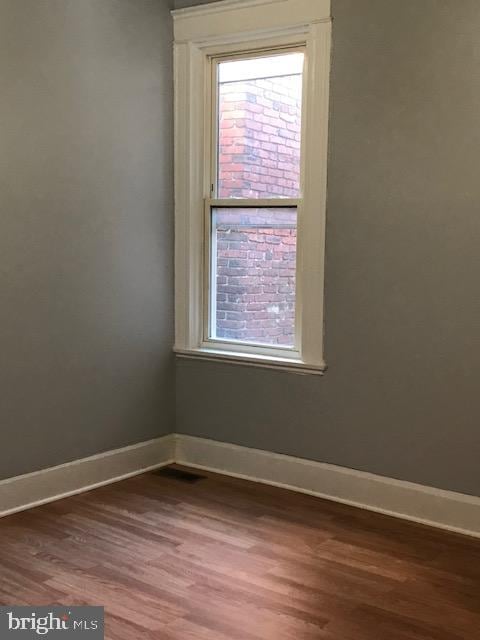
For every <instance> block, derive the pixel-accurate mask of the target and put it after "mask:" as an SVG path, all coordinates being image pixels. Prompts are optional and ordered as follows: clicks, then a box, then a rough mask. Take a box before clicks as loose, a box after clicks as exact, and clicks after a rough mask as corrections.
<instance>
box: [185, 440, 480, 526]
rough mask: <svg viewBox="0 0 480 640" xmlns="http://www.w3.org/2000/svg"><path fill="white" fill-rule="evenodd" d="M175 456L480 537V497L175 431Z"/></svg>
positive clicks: (195, 464) (219, 470)
mask: <svg viewBox="0 0 480 640" xmlns="http://www.w3.org/2000/svg"><path fill="white" fill-rule="evenodd" d="M175 440H176V444H175V460H176V462H177V463H178V464H182V465H185V466H189V467H194V468H196V469H204V470H205V471H215V472H217V473H222V474H224V475H229V476H234V477H236V478H244V479H247V480H253V481H254V482H261V483H264V484H268V485H273V486H276V487H282V488H285V489H291V490H294V491H300V492H302V493H307V494H310V495H313V496H318V497H320V498H326V499H328V500H334V501H336V502H342V503H344V504H348V505H352V506H355V507H360V508H362V509H368V510H370V511H376V512H378V513H383V514H386V515H390V516H395V517H397V518H402V519H405V520H412V521H414V522H419V523H421V524H426V525H430V526H434V527H438V528H441V529H447V530H449V531H455V532H458V533H462V534H466V535H470V536H474V537H480V498H477V497H474V496H468V495H464V494H462V493H456V492H454V491H444V490H442V489H435V488H433V487H427V486H423V485H419V484H415V483H413V482H405V481H402V480H395V479H393V478H387V477H383V476H377V475H375V474H373V473H366V472H364V471H355V470H353V469H347V468H345V467H337V466H336V465H332V464H325V463H323V462H315V461H313V460H305V459H303V458H294V457H292V456H286V455H281V454H278V453H271V452H268V451H260V450H258V449H249V448H248V447H240V446H237V445H234V444H228V443H223V442H217V441H213V440H206V439H203V438H194V437H192V436H186V435H181V434H176V435H175Z"/></svg>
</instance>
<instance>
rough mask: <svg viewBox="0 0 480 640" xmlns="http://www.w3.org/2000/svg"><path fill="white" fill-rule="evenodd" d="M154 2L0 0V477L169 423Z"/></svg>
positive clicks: (164, 102) (166, 49)
mask: <svg viewBox="0 0 480 640" xmlns="http://www.w3.org/2000/svg"><path fill="white" fill-rule="evenodd" d="M171 40H172V33H171V20H170V16H169V14H168V8H167V3H166V2H165V1H163V0H40V1H39V0H0V96H1V99H0V305H1V306H0V358H1V364H0V390H1V392H0V393H1V399H0V477H6V476H10V475H15V474H19V473H22V472H26V471H31V470H34V469H37V468H40V467H44V466H49V465H53V464H56V463H60V462H64V461H66V460H70V459H73V458H78V457H82V456H86V455H89V454H92V453H95V452H98V451H102V450H105V449H110V448H113V447H119V446H122V445H126V444H129V443H133V442H136V441H141V440H145V439H148V438H152V437H155V436H158V435H160V434H162V433H164V432H167V431H169V430H171V428H172V426H173V415H174V411H173V410H174V407H173V395H174V394H173V381H172V377H173V362H172V357H171V345H172V341H173V336H172V331H173V326H172V315H173V313H172V303H173V293H172V250H173V231H172V222H173V220H172V113H171V103H172V69H171V64H172V62H171Z"/></svg>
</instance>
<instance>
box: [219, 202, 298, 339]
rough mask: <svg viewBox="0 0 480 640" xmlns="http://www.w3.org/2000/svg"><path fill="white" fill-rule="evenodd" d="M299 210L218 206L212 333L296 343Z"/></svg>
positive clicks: (235, 337)
mask: <svg viewBox="0 0 480 640" xmlns="http://www.w3.org/2000/svg"><path fill="white" fill-rule="evenodd" d="M296 255H297V210H296V209H295V208H285V209H244V208H238V209H224V208H217V209H213V210H212V286H211V291H212V300H211V337H213V338H223V339H227V340H237V341H241V342H250V343H256V344H266V345H282V346H285V347H292V346H293V345H294V343H295V271H296Z"/></svg>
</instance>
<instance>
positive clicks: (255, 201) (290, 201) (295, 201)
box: [205, 198, 302, 209]
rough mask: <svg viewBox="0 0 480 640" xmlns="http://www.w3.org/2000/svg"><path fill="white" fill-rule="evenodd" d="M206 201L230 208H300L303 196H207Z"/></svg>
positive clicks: (214, 205) (216, 206)
mask: <svg viewBox="0 0 480 640" xmlns="http://www.w3.org/2000/svg"><path fill="white" fill-rule="evenodd" d="M205 203H206V206H207V207H210V208H221V209H229V208H230V207H237V208H244V209H267V208H268V209H280V208H288V209H294V208H297V209H298V208H299V207H300V205H301V203H302V199H301V198H206V199H205Z"/></svg>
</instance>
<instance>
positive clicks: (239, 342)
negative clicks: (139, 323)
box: [173, 0, 331, 373]
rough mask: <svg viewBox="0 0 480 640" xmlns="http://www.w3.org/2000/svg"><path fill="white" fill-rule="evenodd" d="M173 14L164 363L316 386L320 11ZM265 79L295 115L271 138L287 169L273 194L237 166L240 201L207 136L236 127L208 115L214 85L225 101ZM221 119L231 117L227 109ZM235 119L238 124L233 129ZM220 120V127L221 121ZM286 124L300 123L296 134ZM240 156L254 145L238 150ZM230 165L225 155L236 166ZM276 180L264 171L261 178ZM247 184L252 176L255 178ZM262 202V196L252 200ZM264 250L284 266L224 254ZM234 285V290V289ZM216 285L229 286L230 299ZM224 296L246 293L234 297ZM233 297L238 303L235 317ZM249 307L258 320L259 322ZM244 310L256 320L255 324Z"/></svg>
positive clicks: (324, 25)
mask: <svg viewBox="0 0 480 640" xmlns="http://www.w3.org/2000/svg"><path fill="white" fill-rule="evenodd" d="M247 5H248V6H247ZM272 5H277V6H272ZM173 14H174V19H175V118H176V122H175V220H176V223H175V224H176V247H175V251H176V257H175V297H176V305H175V309H176V324H175V330H176V336H175V351H176V352H177V354H178V355H180V356H183V357H197V358H206V359H219V360H223V361H229V362H238V363H240V364H250V365H252V364H253V365H258V366H267V367H275V368H286V369H288V370H293V371H302V372H312V373H321V372H322V371H323V370H324V368H325V364H324V359H323V288H324V283H323V281H324V244H325V241H324V239H325V205H326V156H327V128H328V126H327V124H328V74H329V66H330V26H331V21H330V6H329V2H327V1H325V2H324V1H323V0H278V1H277V2H275V1H274V2H272V0H240V1H237V0H224V2H219V3H215V4H211V5H204V6H202V7H196V8H194V9H187V10H179V11H175V12H173ZM292 22H293V24H292ZM300 60H301V78H298V75H299V69H300V66H299V65H300ZM230 63H236V64H230ZM222 65H223V66H222ZM254 68H257V69H258V74H259V75H258V78H257V76H255V75H254V74H253V75H252V69H254ZM269 68H271V69H272V72H271V74H270V75H268V74H269ZM277 68H279V69H280V68H284V69H286V71H285V73H284V76H285V77H284V78H283V81H282V82H283V84H285V82H286V81H287V80H288V82H287V84H288V87H287V88H288V90H291V89H292V86H293V87H297V88H298V84H299V82H300V84H301V96H300V103H301V116H300V115H299V114H297V113H296V111H295V109H294V110H293V112H292V111H290V112H287V113H286V114H285V118H286V119H287V120H289V121H290V124H289V125H288V126H289V129H287V128H285V131H284V132H283V131H280V132H279V133H280V134H283V135H286V136H287V135H288V136H289V138H290V140H289V143H290V147H295V149H294V154H295V158H296V159H295V162H294V163H293V164H292V165H291V166H290V165H289V164H288V163H284V164H283V165H282V168H285V167H286V169H291V170H292V171H290V173H288V172H284V173H282V172H279V171H277V173H276V175H279V176H281V177H280V182H281V183H282V186H279V184H278V183H274V184H273V185H268V184H267V185H265V184H261V182H262V181H261V180H260V178H261V177H262V175H265V173H266V168H265V167H264V166H262V164H261V162H259V160H258V158H255V159H254V160H252V162H256V163H257V166H253V168H252V166H245V167H241V168H242V169H243V170H245V171H246V172H248V171H250V173H249V174H248V175H247V173H245V174H244V175H247V177H249V178H251V179H252V180H251V181H250V182H247V183H245V184H247V187H248V188H247V189H246V190H245V189H242V186H244V183H241V182H239V181H238V180H236V179H235V174H234V173H232V172H231V171H229V170H230V169H232V167H233V169H232V170H233V171H235V170H237V169H238V163H237V164H236V163H235V162H233V163H232V165H230V164H228V162H229V161H232V157H233V156H231V155H229V154H226V153H225V149H223V148H221V147H222V145H221V144H220V143H221V142H222V141H223V138H222V140H221V139H220V124H221V123H223V124H222V126H224V125H225V126H228V127H229V126H233V127H236V126H237V122H235V121H234V122H233V124H232V122H228V121H227V120H226V118H227V116H228V112H226V113H225V114H220V113H219V105H220V100H219V95H220V91H221V86H222V87H223V85H222V82H221V81H220V79H221V78H224V79H225V78H226V80H225V83H226V84H225V86H226V88H227V89H230V91H232V90H233V91H234V92H235V91H236V90H237V87H236V86H234V88H233V89H232V86H230V87H229V86H228V83H229V82H231V83H235V82H237V83H238V85H237V86H238V87H241V86H242V81H243V80H245V79H246V80H245V81H246V82H253V84H255V82H256V81H257V80H258V84H259V85H262V83H263V81H264V79H265V77H267V79H270V78H274V79H276V78H278V77H279V74H280V72H279V71H275V69H277ZM264 69H265V70H264ZM289 69H290V71H288V70H289ZM252 78H253V80H252ZM292 78H293V80H292ZM290 80H291V82H290ZM289 83H290V84H289ZM292 83H293V84H292ZM290 85H292V86H290ZM262 86H263V85H262ZM230 97H232V96H231V95H230ZM294 97H297V98H298V96H294ZM226 98H229V95H228V93H227V94H226ZM233 98H235V96H234V95H233ZM254 99H255V98H254ZM297 103H298V100H297ZM297 103H295V104H297ZM227 106H228V108H232V105H228V103H227ZM277 106H278V105H277ZM247 107H248V104H247ZM233 108H235V105H233ZM292 113H293V115H292ZM244 115H245V114H244V113H243V114H242V113H240V114H239V117H240V121H241V122H243V116H244ZM270 115H274V114H270ZM223 116H225V120H222V119H221V118H222V117H223ZM295 119H297V120H298V119H300V122H301V128H299V127H297V120H295ZM266 120H268V118H267V119H266ZM293 121H294V122H293ZM292 122H293V124H292ZM256 124H257V123H256V122H254V123H253V124H251V125H250V126H256ZM297 129H298V130H297ZM290 131H293V133H291V132H290ZM277 133H278V132H277ZM252 135H253V134H252ZM259 136H260V138H261V133H259ZM264 139H267V138H264ZM279 142H281V140H280V141H279ZM246 143H247V146H248V144H249V143H250V144H253V142H251V141H250V142H249V140H246ZM255 144H258V145H259V146H260V148H261V147H262V144H263V143H262V142H261V140H260V142H258V140H257V142H256V143H255ZM267 144H268V143H267ZM232 148H233V147H232ZM279 148H280V149H282V148H284V147H283V146H280V147H279ZM237 150H238V149H237ZM284 150H285V151H287V149H286V148H284ZM288 150H289V151H291V148H290V149H288ZM238 158H239V156H238V155H236V156H234V159H235V160H236V161H238ZM241 161H242V160H241V159H240V162H241ZM268 161H269V160H267V161H266V162H267V163H268ZM222 162H224V163H225V164H224V165H221V163H222ZM247 162H248V161H247ZM270 164H274V163H272V162H270ZM224 169H225V170H224ZM275 169H276V165H274V169H273V170H272V171H274V170H275ZM297 169H298V171H297ZM257 171H258V172H262V171H263V174H261V175H260V178H259V176H257V175H256V172H257ZM252 172H254V173H255V175H252ZM274 172H275V171H274ZM297 174H298V175H297ZM285 175H286V176H287V177H288V179H285V177H284V176H285ZM267 177H268V176H267ZM297 178H298V179H297ZM254 180H257V181H260V182H259V184H257V183H254ZM297 183H298V184H297ZM263 193H266V197H262V196H263ZM235 239H240V240H242V241H243V244H242V242H239V243H236V242H235ZM265 239H266V242H268V243H272V244H273V243H277V246H278V249H279V250H280V249H282V251H283V253H279V252H278V253H277V252H276V251H266V252H265V253H264V254H263V253H260V252H255V251H246V250H239V251H238V252H236V251H235V248H234V249H233V250H232V247H235V246H236V245H237V244H238V246H239V247H241V249H245V247H247V248H248V247H250V249H251V246H252V245H248V244H245V243H246V242H247V241H250V240H251V241H258V242H260V243H261V244H260V245H259V246H263V247H265V246H266V245H265ZM230 240H232V241H230ZM267 248H268V247H267ZM237 254H238V255H237ZM265 256H267V258H268V259H270V260H273V261H275V260H277V264H278V265H279V266H280V267H282V268H283V267H285V268H284V270H283V272H282V271H281V270H279V269H275V268H273V269H272V268H271V267H270V264H271V263H266V262H265V260H266V259H267V258H265ZM247 257H248V258H249V260H248V261H247ZM236 258H238V259H236ZM256 259H257V262H255V260H256ZM262 260H263V262H262ZM242 261H243V262H242ZM247 262H248V264H247ZM224 273H226V274H228V275H227V276H224V275H223V274H224ZM238 273H240V274H241V276H242V277H240V278H237V277H236V276H237V274H238ZM256 273H262V274H264V277H263V281H265V282H270V283H272V284H271V286H270V288H268V287H266V288H267V289H268V290H269V291H272V292H274V293H272V294H271V296H270V297H269V296H268V295H258V296H257V295H256V293H260V294H261V293H262V291H263V290H262V288H261V287H256V285H257V284H258V283H259V281H257V280H256V275H255V274H256ZM265 274H266V275H265ZM282 278H283V280H282ZM229 279H230V281H231V282H233V283H234V284H233V285H231V286H230V285H229ZM240 281H241V282H248V283H250V284H249V286H250V287H251V291H252V293H251V295H250V293H249V290H247V289H245V287H244V288H243V289H240V288H239V287H237V286H236V284H235V283H236V282H240ZM263 281H262V282H263ZM282 283H285V284H282ZM222 287H223V288H222ZM237 289H238V290H239V291H243V292H244V293H245V291H247V294H246V295H242V296H236V290H237ZM279 292H283V294H282V295H283V297H282V295H280V294H279ZM219 298H221V301H219V300H218V299H219ZM237 298H238V299H237ZM240 298H241V303H242V304H237V303H238V302H239V300H240ZM256 298H258V301H257V299H256ZM261 300H264V304H265V313H262V312H261V304H262V302H261ZM250 303H251V304H250ZM222 305H223V306H222ZM267 307H268V309H267ZM237 309H240V311H238V310H237ZM255 309H257V311H258V309H260V312H259V313H255ZM257 317H258V319H256V318H257ZM236 318H240V320H236ZM245 318H248V320H245ZM250 318H251V320H250Z"/></svg>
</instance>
